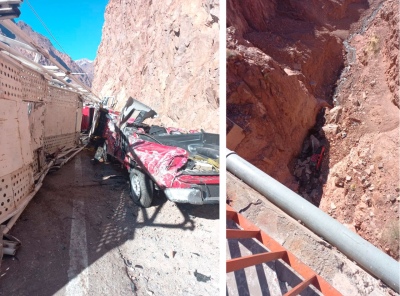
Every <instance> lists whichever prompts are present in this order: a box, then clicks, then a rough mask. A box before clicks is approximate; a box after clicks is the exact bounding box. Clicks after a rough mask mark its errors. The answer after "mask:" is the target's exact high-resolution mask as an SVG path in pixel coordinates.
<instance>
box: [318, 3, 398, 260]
mask: <svg viewBox="0 0 400 296" xmlns="http://www.w3.org/2000/svg"><path fill="white" fill-rule="evenodd" d="M396 11H399V2H398V1H385V2H384V3H383V4H382V5H377V4H373V5H371V7H370V9H369V10H368V12H367V14H366V17H365V18H364V19H365V21H363V22H360V23H359V25H358V26H357V28H356V29H355V30H354V32H353V35H352V37H351V38H349V39H348V42H349V46H348V50H349V52H350V54H349V56H348V57H349V59H348V60H347V65H346V66H347V70H346V71H345V72H344V73H343V74H342V76H341V79H340V80H339V81H338V91H337V92H336V99H337V105H340V107H341V108H342V110H343V112H342V114H341V116H340V119H339V120H338V122H337V124H338V126H339V131H340V132H339V133H338V135H336V136H333V135H332V136H327V139H328V141H329V146H330V148H329V151H328V153H329V154H328V156H329V167H327V168H326V169H329V173H327V174H326V175H327V181H326V184H325V185H324V192H323V196H322V199H321V205H320V207H321V208H322V209H323V210H324V211H326V212H328V213H330V214H331V215H332V216H333V217H335V218H336V219H338V220H339V221H341V222H342V223H345V224H346V225H348V226H349V227H350V228H351V229H353V230H354V231H356V232H357V233H359V234H360V235H361V236H363V237H364V238H366V239H367V240H369V241H370V242H371V243H373V244H374V245H376V246H377V247H379V248H381V249H382V250H383V251H384V252H386V253H388V254H389V255H391V256H392V257H394V258H395V259H397V260H398V259H399V211H400V209H399V202H400V185H399V184H400V176H399V155H400V154H399V153H400V151H399V147H400V141H399V135H400V134H399V132H400V131H399V119H400V117H399V96H398V95H399V80H398V73H399V62H398V56H399V15H398V13H396ZM367 20H368V21H367ZM353 57H354V58H353ZM332 117H334V114H332V113H327V114H326V118H327V120H328V121H329V120H330V119H331V118H332ZM344 134H345V135H346V136H345V137H343V135H344ZM335 178H342V179H344V180H345V181H344V182H343V186H342V187H338V186H337V185H336V184H335ZM331 203H334V204H335V205H336V209H332V208H330V204H331Z"/></svg>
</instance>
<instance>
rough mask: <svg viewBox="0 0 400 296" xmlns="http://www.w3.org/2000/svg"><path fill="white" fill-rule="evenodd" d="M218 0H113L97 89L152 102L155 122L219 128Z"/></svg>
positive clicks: (119, 102)
mask: <svg viewBox="0 0 400 296" xmlns="http://www.w3.org/2000/svg"><path fill="white" fill-rule="evenodd" d="M218 37H219V3H218V2H217V1H213V0H211V1H206V0H195V1H190V2H182V1H177V0H172V1H159V2H156V1H143V0H140V1H132V0H123V1H119V0H118V1H117V0H110V1H109V3H108V5H107V8H106V12H105V23H104V26H103V34H102V40H101V44H100V46H99V49H98V53H97V57H96V60H95V66H94V67H95V74H94V81H93V89H94V91H95V92H96V93H97V94H99V95H100V96H101V97H104V96H114V97H115V98H116V100H117V104H116V106H115V109H116V110H120V109H121V108H122V107H123V106H124V104H125V102H126V99H127V98H128V97H129V96H132V97H134V98H136V99H138V100H139V101H142V102H143V103H145V104H147V105H149V106H151V107H152V108H153V109H155V110H156V111H157V112H158V114H159V117H158V118H157V119H156V120H155V122H158V123H162V124H164V125H169V126H180V127H183V128H187V129H191V128H203V129H205V130H207V131H214V132H216V131H218V122H219V120H218V106H219V97H218V87H219V86H218V78H219V77H218V71H219V65H218V63H219V62H218V61H219V58H218V55H219V52H218V47H219V41H218V39H219V38H218Z"/></svg>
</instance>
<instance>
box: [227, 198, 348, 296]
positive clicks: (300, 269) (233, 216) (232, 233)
mask: <svg viewBox="0 0 400 296" xmlns="http://www.w3.org/2000/svg"><path fill="white" fill-rule="evenodd" d="M226 219H227V220H231V221H234V222H235V223H236V224H237V225H238V226H240V228H242V229H227V230H226V238H227V239H239V238H241V239H243V238H251V239H256V240H258V241H259V242H260V243H262V244H263V245H264V246H265V247H266V248H267V249H268V250H269V252H265V253H261V254H255V255H250V256H244V257H239V258H234V259H230V260H227V261H226V272H227V273H228V272H232V271H236V270H240V269H244V268H246V267H249V266H253V265H257V264H262V263H266V262H269V261H273V260H279V259H281V260H283V261H284V262H286V263H287V264H288V265H289V266H290V267H291V268H292V269H293V270H294V271H296V272H297V273H298V274H299V275H300V276H301V277H302V278H303V281H302V282H301V283H300V284H298V285H297V286H295V287H294V288H292V289H291V290H290V291H288V292H287V293H286V294H285V296H289V295H298V294H299V293H301V291H303V290H304V289H306V288H307V287H308V286H310V285H313V286H314V287H315V288H316V289H318V290H319V291H321V293H322V294H323V295H329V296H336V295H342V294H341V293H340V292H338V291H337V290H336V289H335V288H334V287H332V286H331V285H330V284H329V283H328V282H327V281H325V280H324V279H323V278H322V277H321V276H319V275H318V274H316V273H315V271H313V270H312V269H311V268H310V267H309V266H307V265H305V264H304V263H303V262H301V261H300V260H299V259H298V258H297V257H296V256H295V255H293V254H292V253H291V252H289V251H288V250H286V249H285V248H284V247H283V246H281V245H280V244H279V243H278V242H277V241H275V240H274V239H273V238H271V237H270V236H268V235H267V234H266V233H265V232H263V231H262V230H261V229H259V228H258V227H257V226H256V225H254V224H253V223H251V222H250V221H248V220H247V219H246V218H245V217H244V216H242V215H241V214H239V213H237V212H236V211H235V210H234V209H233V208H232V207H231V206H229V205H226Z"/></svg>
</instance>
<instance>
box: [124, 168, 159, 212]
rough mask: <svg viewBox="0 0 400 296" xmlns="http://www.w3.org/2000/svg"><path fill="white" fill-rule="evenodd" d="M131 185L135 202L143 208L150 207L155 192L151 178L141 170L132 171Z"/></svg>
mask: <svg viewBox="0 0 400 296" xmlns="http://www.w3.org/2000/svg"><path fill="white" fill-rule="evenodd" d="M129 183H130V187H131V197H132V199H133V202H134V203H135V204H137V205H139V206H141V207H143V208H148V207H150V205H151V202H152V201H153V191H154V184H153V181H152V180H151V179H150V177H149V176H147V175H146V174H144V173H143V172H141V171H139V170H135V169H132V170H131V173H130V174H129Z"/></svg>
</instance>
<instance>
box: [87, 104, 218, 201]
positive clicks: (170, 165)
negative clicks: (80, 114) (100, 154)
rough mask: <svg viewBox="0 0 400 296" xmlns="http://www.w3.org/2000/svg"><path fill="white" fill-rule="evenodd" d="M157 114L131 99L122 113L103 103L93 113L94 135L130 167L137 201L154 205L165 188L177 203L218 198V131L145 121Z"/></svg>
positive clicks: (170, 198) (131, 186)
mask: <svg viewBox="0 0 400 296" xmlns="http://www.w3.org/2000/svg"><path fill="white" fill-rule="evenodd" d="M155 116H157V113H156V112H155V111H154V110H152V109H151V108H150V107H148V106H146V105H145V104H143V103H140V102H139V101H137V100H135V99H132V98H129V99H128V101H127V103H126V105H125V107H124V108H123V109H122V111H121V112H115V111H112V110H108V109H104V108H100V109H98V110H97V114H95V116H94V117H95V119H94V120H95V123H94V126H95V129H94V131H93V133H92V135H94V136H98V137H100V138H101V139H102V140H103V144H102V146H100V147H101V148H103V150H104V154H105V155H111V156H112V157H114V158H116V159H117V160H118V161H119V162H121V163H122V164H123V165H124V166H125V167H126V168H127V169H128V171H129V173H130V175H129V180H130V189H131V197H132V199H133V201H134V202H135V203H136V204H138V205H140V206H142V207H149V206H150V205H151V203H152V200H153V196H154V190H162V191H164V193H165V195H166V197H167V198H168V199H169V200H171V201H173V202H178V203H191V204H198V205H202V204H214V203H219V135H218V134H213V133H206V132H204V131H200V132H196V131H190V132H187V133H185V132H183V131H182V130H180V129H176V128H164V127H162V126H157V125H152V126H150V125H147V124H144V123H143V121H144V120H146V119H148V118H152V117H155Z"/></svg>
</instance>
